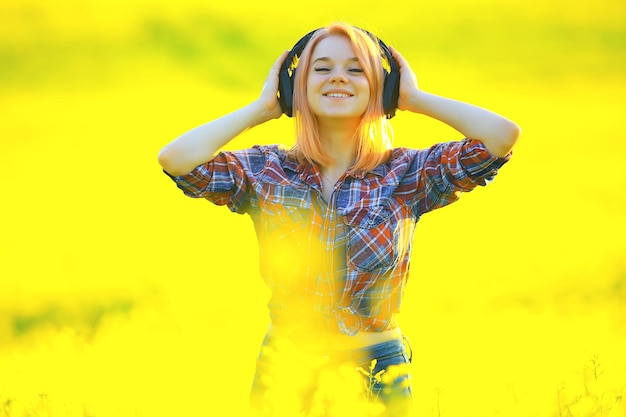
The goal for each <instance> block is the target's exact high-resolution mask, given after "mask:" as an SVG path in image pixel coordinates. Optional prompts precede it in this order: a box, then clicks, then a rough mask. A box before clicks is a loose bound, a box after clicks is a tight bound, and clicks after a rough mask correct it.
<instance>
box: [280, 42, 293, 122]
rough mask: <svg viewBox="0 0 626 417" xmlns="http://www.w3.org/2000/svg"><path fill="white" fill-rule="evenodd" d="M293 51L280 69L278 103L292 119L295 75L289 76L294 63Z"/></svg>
mask: <svg viewBox="0 0 626 417" xmlns="http://www.w3.org/2000/svg"><path fill="white" fill-rule="evenodd" d="M293 59H294V56H293V50H292V52H289V54H288V55H287V58H285V61H284V62H283V64H282V65H281V67H280V72H279V73H278V103H279V104H280V108H281V110H282V111H283V113H285V114H286V115H287V116H289V117H291V116H292V114H293V79H294V76H295V73H292V75H291V76H290V75H289V67H290V65H291V63H292V62H293Z"/></svg>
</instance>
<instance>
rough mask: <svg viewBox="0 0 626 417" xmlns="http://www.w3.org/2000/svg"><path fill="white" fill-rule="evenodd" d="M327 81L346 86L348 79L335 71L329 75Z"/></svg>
mask: <svg viewBox="0 0 626 417" xmlns="http://www.w3.org/2000/svg"><path fill="white" fill-rule="evenodd" d="M329 81H330V83H331V84H346V83H347V82H348V78H347V77H346V75H345V74H344V73H343V72H341V71H335V72H334V73H333V74H331V77H330V80H329Z"/></svg>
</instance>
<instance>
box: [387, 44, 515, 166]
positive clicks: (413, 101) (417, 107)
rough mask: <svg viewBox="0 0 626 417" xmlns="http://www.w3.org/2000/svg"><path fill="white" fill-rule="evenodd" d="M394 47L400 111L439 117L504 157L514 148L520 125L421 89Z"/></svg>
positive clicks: (490, 150) (479, 108)
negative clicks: (398, 80) (398, 69)
mask: <svg viewBox="0 0 626 417" xmlns="http://www.w3.org/2000/svg"><path fill="white" fill-rule="evenodd" d="M391 49H392V51H393V55H394V58H395V59H396V61H397V62H398V65H399V66H400V98H399V100H398V108H399V109H400V110H408V111H411V112H414V113H421V114H424V115H426V116H429V117H432V118H434V119H437V120H439V121H441V122H443V123H445V124H447V125H449V126H451V127H453V128H454V129H456V130H458V131H459V132H461V134H463V135H464V136H465V137H466V138H468V139H476V140H478V141H480V142H482V143H483V144H484V145H485V147H486V148H487V150H488V151H489V153H491V154H492V155H494V156H500V157H503V156H506V155H507V154H508V153H509V152H510V151H511V149H512V148H513V145H514V144H515V142H516V141H517V139H518V138H519V136H520V134H521V129H520V127H519V126H518V125H516V124H515V123H513V122H512V121H510V120H508V119H507V118H505V117H503V116H500V115H499V114H496V113H493V112H491V111H489V110H486V109H483V108H481V107H478V106H474V105H472V104H468V103H464V102H462V101H458V100H453V99H450V98H445V97H441V96H438V95H435V94H431V93H427V92H425V91H422V90H420V89H419V87H418V84H417V77H416V76H415V73H414V72H413V70H412V69H411V66H410V65H409V63H408V62H407V61H406V59H404V57H402V55H400V53H399V52H398V51H396V50H395V49H393V48H391Z"/></svg>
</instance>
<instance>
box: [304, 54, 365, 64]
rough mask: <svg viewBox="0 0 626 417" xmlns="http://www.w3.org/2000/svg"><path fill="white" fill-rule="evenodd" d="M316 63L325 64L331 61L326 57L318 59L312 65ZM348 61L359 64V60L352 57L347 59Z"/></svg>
mask: <svg viewBox="0 0 626 417" xmlns="http://www.w3.org/2000/svg"><path fill="white" fill-rule="evenodd" d="M317 61H324V62H327V61H332V59H330V58H329V57H327V56H322V57H319V58H317V59H316V60H314V61H313V62H312V63H313V64H315V63H316V62H317ZM348 61H352V62H359V59H358V58H357V57H352V58H349V59H348Z"/></svg>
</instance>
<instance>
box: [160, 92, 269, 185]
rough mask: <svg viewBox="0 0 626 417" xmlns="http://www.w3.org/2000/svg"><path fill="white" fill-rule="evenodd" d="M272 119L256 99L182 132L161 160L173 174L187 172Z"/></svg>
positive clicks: (161, 153)
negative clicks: (239, 136)
mask: <svg viewBox="0 0 626 417" xmlns="http://www.w3.org/2000/svg"><path fill="white" fill-rule="evenodd" d="M270 118H271V117H269V116H268V115H266V114H264V107H263V104H262V103H259V102H258V101H255V102H253V103H251V104H249V105H247V106H245V107H242V108H241V109H239V110H236V111H234V112H232V113H230V114H227V115H225V116H223V117H220V118H218V119H215V120H213V121H211V122H208V123H206V124H203V125H201V126H198V127H196V128H194V129H191V130H190V131H188V132H186V133H184V134H182V135H181V136H179V137H178V138H176V139H175V140H174V141H172V142H170V143H169V144H167V145H166V146H165V147H164V148H163V149H162V150H161V152H160V153H159V163H160V164H161V166H162V167H163V169H165V170H166V171H167V172H168V173H170V174H171V175H183V174H187V173H189V172H191V171H192V170H193V169H194V168H195V167H197V166H198V165H200V164H203V163H205V162H208V161H210V160H211V159H213V158H214V157H215V155H216V154H217V152H218V151H219V150H220V149H221V148H222V147H223V146H224V145H226V144H227V143H228V142H230V141H231V140H232V139H233V138H235V137H236V136H238V135H239V134H241V133H243V132H245V131H246V130H248V129H250V128H252V127H254V126H256V125H258V124H261V123H263V122H265V121H266V120H269V119H270Z"/></svg>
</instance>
